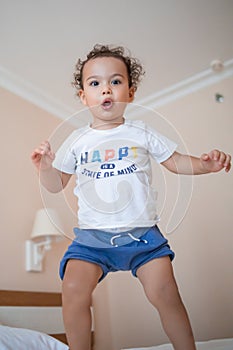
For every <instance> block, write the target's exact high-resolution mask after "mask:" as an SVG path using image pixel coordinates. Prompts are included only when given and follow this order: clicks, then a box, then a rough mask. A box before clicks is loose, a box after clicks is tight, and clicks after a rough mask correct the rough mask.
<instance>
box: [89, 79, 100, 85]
mask: <svg viewBox="0 0 233 350" xmlns="http://www.w3.org/2000/svg"><path fill="white" fill-rule="evenodd" d="M98 85H99V82H98V81H97V80H93V81H91V82H90V86H98Z"/></svg>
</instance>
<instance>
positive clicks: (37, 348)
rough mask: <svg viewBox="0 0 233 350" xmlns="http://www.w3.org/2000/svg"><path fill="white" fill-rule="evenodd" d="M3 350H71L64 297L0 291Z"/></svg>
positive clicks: (52, 294)
mask: <svg viewBox="0 0 233 350" xmlns="http://www.w3.org/2000/svg"><path fill="white" fill-rule="evenodd" d="M93 339H94V329H93V327H92V346H93ZM0 349H1V350H25V349H30V350H45V349H46V350H68V346H67V339H66V335H65V332H64V326H63V321H62V309H61V294H60V293H53V292H52V293H50V292H30V291H9V290H0Z"/></svg>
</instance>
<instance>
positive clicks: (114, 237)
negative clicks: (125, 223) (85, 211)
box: [110, 232, 148, 247]
mask: <svg viewBox="0 0 233 350" xmlns="http://www.w3.org/2000/svg"><path fill="white" fill-rule="evenodd" d="M127 235H128V236H129V237H130V238H131V239H132V240H134V241H137V242H143V243H145V244H147V243H148V241H147V240H146V239H140V238H136V237H134V236H133V235H132V233H129V232H128V233H127ZM120 237H123V236H122V235H115V236H113V237H112V238H111V240H110V243H111V245H113V246H114V247H118V244H114V242H113V241H114V240H115V239H117V238H120Z"/></svg>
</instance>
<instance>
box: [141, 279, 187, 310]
mask: <svg viewBox="0 0 233 350" xmlns="http://www.w3.org/2000/svg"><path fill="white" fill-rule="evenodd" d="M144 289H145V294H146V296H147V298H148V300H149V302H150V303H151V304H152V305H154V306H155V307H156V308H159V306H160V305H162V304H166V305H175V304H176V305H177V304H179V303H180V302H181V298H180V294H179V291H178V288H177V284H176V282H175V281H174V280H173V279H171V280H168V281H164V282H163V283H161V284H158V285H153V284H149V285H147V286H145V287H144Z"/></svg>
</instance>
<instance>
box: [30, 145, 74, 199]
mask: <svg viewBox="0 0 233 350" xmlns="http://www.w3.org/2000/svg"><path fill="white" fill-rule="evenodd" d="M31 159H32V162H33V164H34V165H35V167H36V168H37V171H38V175H39V176H40V181H41V183H42V185H43V186H44V187H45V188H46V189H47V190H48V191H49V192H52V193H57V192H60V191H62V189H63V188H65V187H66V185H67V183H68V182H69V180H70V178H71V176H72V175H71V174H66V173H63V172H61V171H59V170H57V169H55V168H53V166H52V162H53V160H54V159H55V154H54V152H53V151H52V150H51V147H50V144H49V142H48V141H44V142H42V143H41V144H40V146H39V147H38V148H36V149H35V150H34V151H33V153H32V155H31Z"/></svg>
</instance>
